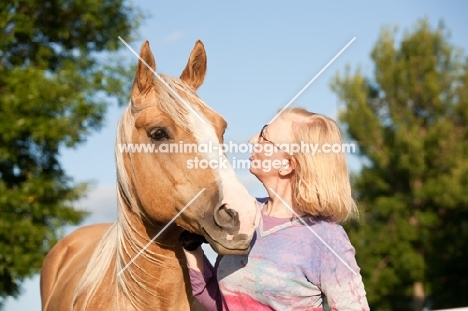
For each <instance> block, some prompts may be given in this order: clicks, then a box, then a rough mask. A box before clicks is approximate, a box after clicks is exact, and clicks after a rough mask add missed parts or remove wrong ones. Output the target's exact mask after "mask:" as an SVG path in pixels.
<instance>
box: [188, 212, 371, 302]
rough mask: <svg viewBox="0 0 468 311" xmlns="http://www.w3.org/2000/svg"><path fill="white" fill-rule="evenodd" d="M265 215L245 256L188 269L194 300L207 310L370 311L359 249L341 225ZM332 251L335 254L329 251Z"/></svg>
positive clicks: (206, 260)
mask: <svg viewBox="0 0 468 311" xmlns="http://www.w3.org/2000/svg"><path fill="white" fill-rule="evenodd" d="M302 219H303V220H304V221H305V222H306V223H307V226H306V225H304V224H303V223H302V222H301V221H300V220H299V219H285V218H276V217H271V216H267V215H264V214H263V213H262V219H261V221H260V224H259V226H258V228H257V230H256V233H255V235H254V238H253V240H252V243H251V250H250V252H249V253H248V254H247V255H228V256H223V257H221V256H220V257H219V258H218V260H217V262H216V265H215V266H216V269H214V268H213V266H212V265H211V264H210V262H209V261H208V259H207V258H206V257H205V265H204V273H203V275H202V274H201V273H200V272H197V271H195V270H193V269H190V280H191V284H192V290H193V294H194V296H195V297H196V298H197V299H198V300H199V301H200V302H201V303H202V304H203V305H204V306H205V308H206V309H207V310H232V311H238V310H249V311H250V310H256V311H257V310H258V311H261V310H323V298H324V296H326V297H327V302H328V305H329V306H330V309H331V310H360V311H361V310H369V306H368V303H367V299H366V292H365V290H364V285H363V283H362V279H361V275H360V274H359V267H358V265H357V263H356V260H355V257H354V255H355V251H354V248H353V246H352V245H351V243H350V241H349V239H348V236H347V235H346V233H345V231H344V229H343V227H341V226H340V225H339V224H337V223H333V222H328V221H325V220H320V219H315V218H312V217H303V218H302ZM330 248H331V250H330Z"/></svg>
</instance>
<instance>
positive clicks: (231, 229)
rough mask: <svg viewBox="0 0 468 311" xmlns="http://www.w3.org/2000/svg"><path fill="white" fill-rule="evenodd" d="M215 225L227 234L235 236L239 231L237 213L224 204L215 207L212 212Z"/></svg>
mask: <svg viewBox="0 0 468 311" xmlns="http://www.w3.org/2000/svg"><path fill="white" fill-rule="evenodd" d="M214 221H215V223H216V224H217V225H218V226H219V227H221V228H222V229H223V230H225V231H226V232H227V233H229V234H236V233H237V232H238V231H239V227H240V221H239V213H237V212H236V211H235V210H233V209H231V208H228V207H227V206H226V204H223V205H221V206H219V207H217V208H216V209H215V211H214Z"/></svg>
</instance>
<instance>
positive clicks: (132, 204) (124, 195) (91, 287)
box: [73, 75, 212, 309]
mask: <svg viewBox="0 0 468 311" xmlns="http://www.w3.org/2000/svg"><path fill="white" fill-rule="evenodd" d="M160 77H161V78H162V79H163V80H164V81H165V82H166V83H167V84H168V85H169V86H170V87H171V88H172V90H175V91H177V92H178V93H179V95H180V96H181V97H182V98H183V99H184V100H186V101H188V103H190V104H192V107H193V108H195V109H197V108H198V109H197V110H199V111H200V110H201V111H203V110H211V111H212V109H211V108H210V107H209V106H207V105H206V104H205V103H204V102H203V101H202V100H201V99H200V98H199V97H198V96H197V95H196V93H195V91H194V90H193V89H191V88H190V87H188V86H187V85H186V84H185V83H184V82H183V81H181V80H180V79H177V78H173V77H170V76H167V75H160ZM153 83H154V84H155V88H157V90H158V95H157V100H156V103H155V104H156V107H158V109H160V110H161V111H162V112H164V113H167V114H168V115H170V116H171V117H172V118H173V120H174V122H175V124H176V125H177V126H179V127H181V128H183V129H185V130H187V131H189V132H192V133H193V132H194V130H193V129H191V128H189V124H190V122H187V121H188V120H187V118H188V114H189V113H190V112H188V110H187V108H186V107H185V105H183V104H182V103H180V102H179V101H178V100H177V99H175V98H174V96H173V95H172V94H171V93H170V92H169V91H168V90H167V89H166V87H165V86H163V84H162V83H161V82H160V81H159V80H158V79H156V78H155V79H153ZM163 90H164V91H163ZM174 102H177V104H174ZM194 106H195V107H194ZM143 108H145V107H143ZM143 108H139V110H141V109H143ZM132 109H135V108H134V107H133V106H132V105H131V103H130V104H129V105H128V107H127V109H126V110H125V112H124V113H123V115H122V117H121V118H120V120H119V123H118V126H117V137H116V148H115V159H116V166H117V199H118V200H117V220H116V221H115V222H114V223H113V224H112V225H111V227H110V228H109V229H108V230H107V231H106V233H105V234H104V236H103V237H102V239H101V241H100V242H99V243H98V245H97V246H96V248H95V249H94V251H93V254H92V255H91V257H90V259H89V262H88V264H87V266H86V270H85V272H84V273H83V275H82V277H81V279H80V281H79V282H78V284H77V287H76V290H75V293H74V297H73V304H74V305H75V304H76V303H77V301H78V298H79V297H81V296H82V295H84V303H83V305H82V306H83V309H86V307H87V305H88V304H89V301H90V300H91V298H92V297H93V296H94V294H95V293H96V291H97V289H98V288H99V286H100V285H101V283H102V281H103V279H104V277H105V275H106V273H108V272H109V269H111V270H112V271H111V273H112V275H113V278H112V280H111V282H112V283H113V284H114V283H115V284H116V286H115V288H114V290H115V293H114V294H113V297H115V303H116V305H115V306H113V307H114V308H116V309H120V308H119V306H118V303H119V301H120V298H121V295H124V296H125V297H126V298H127V299H128V300H129V301H130V303H131V304H132V305H133V306H134V307H135V308H136V309H139V308H138V304H139V303H144V302H142V301H141V299H139V297H137V296H136V293H134V292H132V290H131V288H130V287H129V284H130V283H135V282H138V277H137V274H134V273H132V271H131V269H128V270H127V271H128V272H129V273H128V275H127V274H124V273H122V274H120V275H118V274H119V272H121V271H122V269H124V267H125V265H126V262H125V258H128V257H129V254H130V252H129V251H130V250H132V251H133V252H136V253H138V252H139V251H140V250H141V249H143V248H144V247H145V245H143V244H142V243H140V242H138V240H137V239H135V238H133V236H132V235H134V234H140V233H139V232H136V231H135V230H134V229H133V228H132V227H131V226H130V225H129V224H130V222H129V218H128V217H129V215H128V211H127V210H126V208H125V207H128V208H130V209H131V212H132V213H135V214H137V215H141V216H142V217H143V218H146V217H147V216H146V213H145V212H144V210H142V207H141V206H139V204H138V203H137V200H136V198H135V197H134V194H133V192H132V189H131V187H132V186H131V183H130V178H129V177H130V176H128V174H127V171H126V169H125V162H124V153H123V152H120V151H119V149H118V148H117V144H127V143H131V136H132V128H133V124H134V120H133V114H132V112H135V111H134V110H133V111H132ZM130 169H133V168H132V165H131V163H130ZM140 236H141V234H140ZM124 242H127V243H129V245H126V244H125V243H124ZM140 256H146V257H147V258H148V260H150V261H151V262H154V263H155V264H165V265H167V263H166V262H164V261H163V260H162V259H160V258H161V257H164V256H163V255H161V254H157V253H154V252H151V251H149V250H145V251H144V252H143V253H142V254H141V255H140ZM136 268H137V269H139V267H136ZM144 289H145V290H147V291H149V290H148V289H147V288H144ZM151 294H152V295H158V293H151ZM135 299H136V300H137V301H135Z"/></svg>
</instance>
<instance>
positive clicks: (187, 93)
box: [116, 41, 259, 254]
mask: <svg viewBox="0 0 468 311" xmlns="http://www.w3.org/2000/svg"><path fill="white" fill-rule="evenodd" d="M206 62H207V58H206V53H205V49H204V46H203V44H202V42H201V41H198V42H196V44H195V47H194V48H193V50H192V52H191V54H190V56H189V59H188V62H187V65H186V67H185V69H184V70H183V72H182V74H181V75H180V78H174V77H170V76H167V75H156V74H155V71H156V62H155V60H154V57H153V54H152V52H151V50H150V46H149V43H148V42H145V43H144V44H143V45H142V47H141V50H140V60H139V62H138V67H137V71H136V74H135V79H134V82H133V86H132V91H131V104H130V105H129V107H128V108H127V111H126V112H125V113H124V115H123V116H122V119H121V121H120V123H119V128H118V133H117V143H118V144H126V145H129V144H133V146H140V147H141V146H146V147H145V148H146V149H145V150H139V151H135V152H125V153H122V149H121V148H116V158H117V165H118V182H119V192H120V193H121V196H123V197H124V200H125V201H126V203H127V204H126V205H127V206H129V209H130V210H131V212H132V213H134V214H136V215H140V216H141V218H142V219H143V221H144V223H145V225H148V226H151V225H155V224H166V223H168V222H170V221H171V220H172V219H173V218H174V217H176V216H177V215H178V213H179V212H181V211H182V210H183V211H182V213H181V214H180V215H179V216H178V217H177V218H176V220H175V223H176V224H177V225H178V226H179V227H182V228H184V229H186V230H189V231H191V232H194V233H198V234H201V235H204V236H205V238H206V239H207V241H208V242H209V243H210V245H211V246H212V247H213V249H214V250H215V251H216V252H218V253H220V254H238V253H245V252H247V251H248V249H249V245H250V240H251V239H252V237H253V233H254V231H255V227H256V225H257V224H258V220H259V211H258V207H257V205H256V201H255V199H254V198H253V197H251V196H250V195H249V194H248V192H247V190H246V189H245V187H244V186H243V185H242V184H241V183H240V182H239V180H238V179H237V177H236V175H235V172H234V170H233V168H232V167H231V165H230V164H229V162H228V161H227V158H226V155H225V154H224V153H223V152H219V151H220V150H222V149H223V148H221V144H222V143H223V134H224V131H225V129H226V126H227V123H226V121H225V120H224V119H223V118H222V117H221V116H220V115H219V114H218V113H217V112H215V111H214V110H213V109H211V108H210V107H208V106H207V105H206V104H205V103H204V102H203V101H202V100H201V99H200V98H199V97H198V95H197V93H196V90H197V89H198V88H199V87H200V86H201V85H202V83H203V81H204V78H205V74H206ZM201 163H204V164H208V163H209V164H210V165H196V164H201ZM197 194H198V196H197ZM196 196H197V197H196ZM194 197H196V198H195V199H194ZM191 201H193V202H191ZM189 202H191V203H190V204H189V205H188V206H187V204H188V203H189ZM186 206H187V207H186ZM185 207H186V208H185Z"/></svg>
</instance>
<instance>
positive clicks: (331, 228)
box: [304, 217, 349, 244]
mask: <svg viewBox="0 0 468 311" xmlns="http://www.w3.org/2000/svg"><path fill="white" fill-rule="evenodd" d="M305 224H306V225H307V227H305V228H304V230H307V231H309V235H310V238H311V239H314V240H316V239H317V238H319V239H323V240H324V241H326V242H328V243H330V244H342V243H344V244H349V237H348V235H347V233H346V231H345V230H344V228H343V226H342V225H340V224H339V223H337V222H334V221H329V220H326V219H323V218H316V217H309V219H308V220H307V221H306V222H305Z"/></svg>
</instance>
